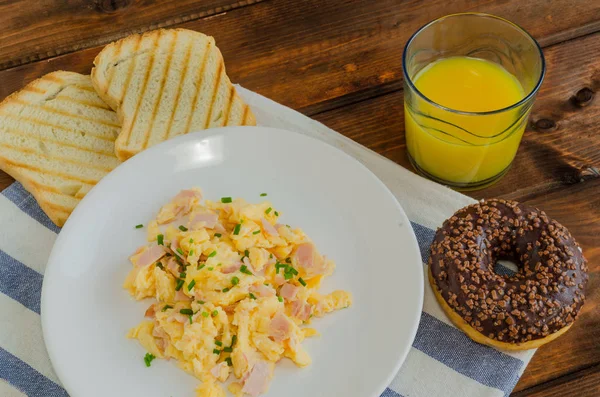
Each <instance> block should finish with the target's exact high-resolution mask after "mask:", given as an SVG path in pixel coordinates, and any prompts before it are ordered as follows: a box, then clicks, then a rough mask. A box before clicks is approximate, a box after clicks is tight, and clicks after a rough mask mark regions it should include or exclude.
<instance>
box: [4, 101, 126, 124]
mask: <svg viewBox="0 0 600 397" xmlns="http://www.w3.org/2000/svg"><path fill="white" fill-rule="evenodd" d="M13 101H14V102H15V103H18V104H20V105H23V106H24V107H27V106H31V107H34V108H38V109H40V110H44V111H46V112H49V113H55V114H60V115H61V116H65V117H70V118H74V119H80V120H85V121H89V122H92V123H96V124H102V125H105V126H108V127H115V128H119V127H121V126H120V125H119V124H113V123H109V122H106V121H101V120H96V119H92V118H89V117H85V116H82V115H79V114H73V113H69V112H66V111H64V110H60V109H54V108H50V107H46V106H43V105H38V104H35V103H30V102H26V101H23V100H22V99H20V98H14V99H13Z"/></svg>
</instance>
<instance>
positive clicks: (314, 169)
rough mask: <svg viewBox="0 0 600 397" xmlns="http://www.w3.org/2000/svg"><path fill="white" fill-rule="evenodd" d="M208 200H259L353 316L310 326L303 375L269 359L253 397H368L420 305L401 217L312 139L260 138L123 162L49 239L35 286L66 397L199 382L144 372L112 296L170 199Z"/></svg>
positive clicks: (347, 161)
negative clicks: (319, 263) (305, 240)
mask: <svg viewBox="0 0 600 397" xmlns="http://www.w3.org/2000/svg"><path fill="white" fill-rule="evenodd" d="M194 186H198V187H201V188H202V189H203V191H204V194H205V196H206V197H207V198H209V199H219V198H220V197H223V196H233V197H243V198H245V199H246V200H248V201H251V202H259V201H261V200H263V198H262V197H259V194H260V193H262V192H267V193H268V197H266V198H265V199H269V200H270V201H272V202H273V203H274V205H275V206H276V208H277V209H278V210H279V211H280V212H281V213H282V222H283V223H287V224H290V225H293V226H294V227H296V226H297V227H300V228H302V229H303V230H304V231H305V232H306V233H307V234H308V236H310V237H311V238H312V239H313V240H314V241H315V243H316V245H317V247H318V248H319V250H320V251H321V252H322V253H323V254H325V255H327V256H328V257H330V258H332V259H334V260H335V262H336V263H337V268H336V271H335V273H334V275H333V276H332V277H331V278H329V279H327V280H326V282H325V283H324V285H323V290H325V291H330V290H333V289H347V290H349V291H351V292H352V294H353V295H354V305H353V306H352V307H351V308H350V309H347V310H342V311H339V312H336V313H333V314H330V315H328V316H327V317H325V318H323V319H318V320H316V321H314V322H313V325H314V327H315V328H317V330H319V331H320V332H321V334H322V336H321V337H318V338H312V339H308V340H306V342H305V346H306V347H307V350H308V351H309V353H310V355H311V356H312V359H313V363H312V365H311V366H309V367H307V368H304V369H300V368H297V367H295V366H294V365H293V364H292V363H291V362H290V361H289V360H283V361H282V362H281V363H280V364H279V365H277V369H276V371H275V377H274V379H273V382H272V384H271V388H270V390H269V392H268V393H267V394H266V396H286V397H300V396H302V397H304V396H311V397H317V396H322V397H332V396H344V397H367V396H372V397H378V396H379V394H380V393H381V392H382V391H383V390H385V388H386V387H387V386H388V384H389V382H390V381H391V380H392V379H393V376H394V374H395V373H396V372H397V371H398V369H399V368H400V365H401V364H402V362H403V361H404V359H405V357H406V355H407V353H408V351H409V349H410V346H411V343H412V341H413V338H414V336H415V333H416V330H417V325H418V322H419V318H420V313H421V307H422V302H423V276H422V274H423V273H422V264H421V257H420V253H419V249H418V246H417V241H416V239H415V236H414V234H413V231H412V228H411V226H410V223H409V221H408V219H407V217H406V215H405V214H404V211H403V210H402V208H401V207H400V205H399V204H398V202H397V201H396V199H395V198H394V197H393V195H392V194H391V193H390V191H389V190H388V189H387V188H386V187H385V186H384V185H383V183H382V182H381V181H379V179H377V177H375V175H373V174H372V173H371V172H370V171H369V170H367V169H366V168H365V167H364V166H362V165H361V164H360V163H358V162H357V161H356V160H354V159H353V158H351V157H350V156H348V155H346V154H345V153H343V152H341V151H339V150H337V149H335V148H333V147H332V146H329V145H327V144H325V143H323V142H321V141H318V140H316V139H312V138H308V137H306V136H303V135H300V134H296V133H292V132H289V131H283V130H275V129H269V128H261V127H241V128H240V127H238V128H222V129H214V130H209V131H202V132H200V133H195V134H188V135H185V136H182V137H179V138H176V139H173V140H170V141H168V142H165V143H162V144H160V145H158V146H155V147H153V148H151V149H149V150H146V151H145V152H143V153H141V154H139V155H137V156H135V157H134V158H132V159H131V160H129V161H127V162H126V163H124V164H123V165H121V166H119V167H118V168H117V169H115V170H114V171H113V172H111V173H110V174H109V175H108V176H106V177H105V178H104V179H103V180H102V181H101V182H100V183H99V184H98V185H97V186H96V187H95V188H94V189H92V191H91V192H90V193H89V194H88V195H87V196H86V197H85V199H84V200H83V201H82V202H81V203H80V204H79V206H78V207H77V209H76V210H75V211H74V212H73V214H72V215H71V217H70V218H69V221H68V222H67V224H66V225H65V227H64V228H63V230H62V231H61V233H60V235H59V237H58V239H57V240H56V243H55V245H54V249H53V250H52V254H51V255H50V259H49V261H48V266H47V268H46V274H45V278H44V285H43V289H42V325H43V330H44V339H45V341H46V346H47V348H48V352H49V354H50V358H51V360H52V363H53V365H54V369H55V371H56V373H57V374H58V376H59V378H60V379H61V381H62V383H63V385H64V387H65V388H66V389H67V391H68V392H69V393H70V394H71V395H72V396H73V397H78V396H86V397H87V396H99V397H100V396H101V397H105V396H145V397H151V396H157V397H169V396H174V397H182V396H193V395H194V389H195V387H196V386H197V385H198V384H199V381H198V380H196V379H195V378H194V377H192V376H190V375H188V374H186V373H185V372H183V371H182V370H180V369H179V368H178V367H177V366H176V365H175V363H174V362H167V361H164V360H158V359H157V360H154V362H153V363H152V366H151V367H150V368H147V367H146V366H145V365H144V361H143V356H144V354H145V351H144V350H143V349H142V347H141V346H140V345H139V344H138V343H137V341H135V340H131V339H126V338H125V335H126V333H127V331H128V330H129V329H130V328H131V327H133V326H135V325H137V324H138V323H139V322H140V321H141V320H142V319H143V315H144V311H145V309H146V308H147V307H148V305H149V302H150V301H149V300H148V301H143V302H135V301H134V300H133V299H132V298H131V297H130V296H129V294H128V293H127V292H126V291H125V290H124V289H123V288H122V287H121V286H122V284H123V281H124V279H125V276H126V275H127V273H128V272H129V270H130V269H131V264H130V263H129V261H128V257H129V256H130V255H131V253H132V252H133V251H134V250H135V248H136V247H138V246H140V245H142V244H145V236H146V229H145V228H144V229H140V230H136V229H135V228H134V226H135V225H137V224H140V223H143V224H147V222H148V221H149V220H150V219H152V218H153V217H154V215H155V214H156V212H157V211H158V209H159V208H160V206H161V205H162V204H164V203H166V202H167V201H169V199H170V198H171V197H172V196H174V195H175V194H176V193H177V192H179V190H181V189H184V188H190V187H194Z"/></svg>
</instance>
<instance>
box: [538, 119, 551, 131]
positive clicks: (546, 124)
mask: <svg viewBox="0 0 600 397" xmlns="http://www.w3.org/2000/svg"><path fill="white" fill-rule="evenodd" d="M533 126H534V127H535V129H536V130H538V131H541V132H551V131H554V130H555V129H556V122H555V121H554V120H550V119H539V120H538V121H536V122H535V123H534V124H533Z"/></svg>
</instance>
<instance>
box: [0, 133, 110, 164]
mask: <svg viewBox="0 0 600 397" xmlns="http://www.w3.org/2000/svg"><path fill="white" fill-rule="evenodd" d="M1 131H2V133H5V134H10V135H14V136H22V137H27V138H29V139H33V140H35V141H40V142H50V143H54V144H56V145H61V146H67V147H71V148H74V149H77V150H81V151H82V152H88V153H96V154H103V155H105V156H112V157H115V152H114V151H107V152H105V151H103V150H94V149H90V148H85V147H81V146H77V145H76V144H73V143H67V142H62V141H59V140H58V139H48V138H47V137H44V138H38V137H36V136H33V135H30V134H27V133H26V132H23V131H20V130H17V129H14V128H8V127H6V126H4V127H2V130H1Z"/></svg>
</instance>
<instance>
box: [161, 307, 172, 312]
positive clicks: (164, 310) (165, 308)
mask: <svg viewBox="0 0 600 397" xmlns="http://www.w3.org/2000/svg"><path fill="white" fill-rule="evenodd" d="M172 308H173V306H171V305H165V307H163V308H162V310H161V312H166V311H167V310H168V309H172Z"/></svg>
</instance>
